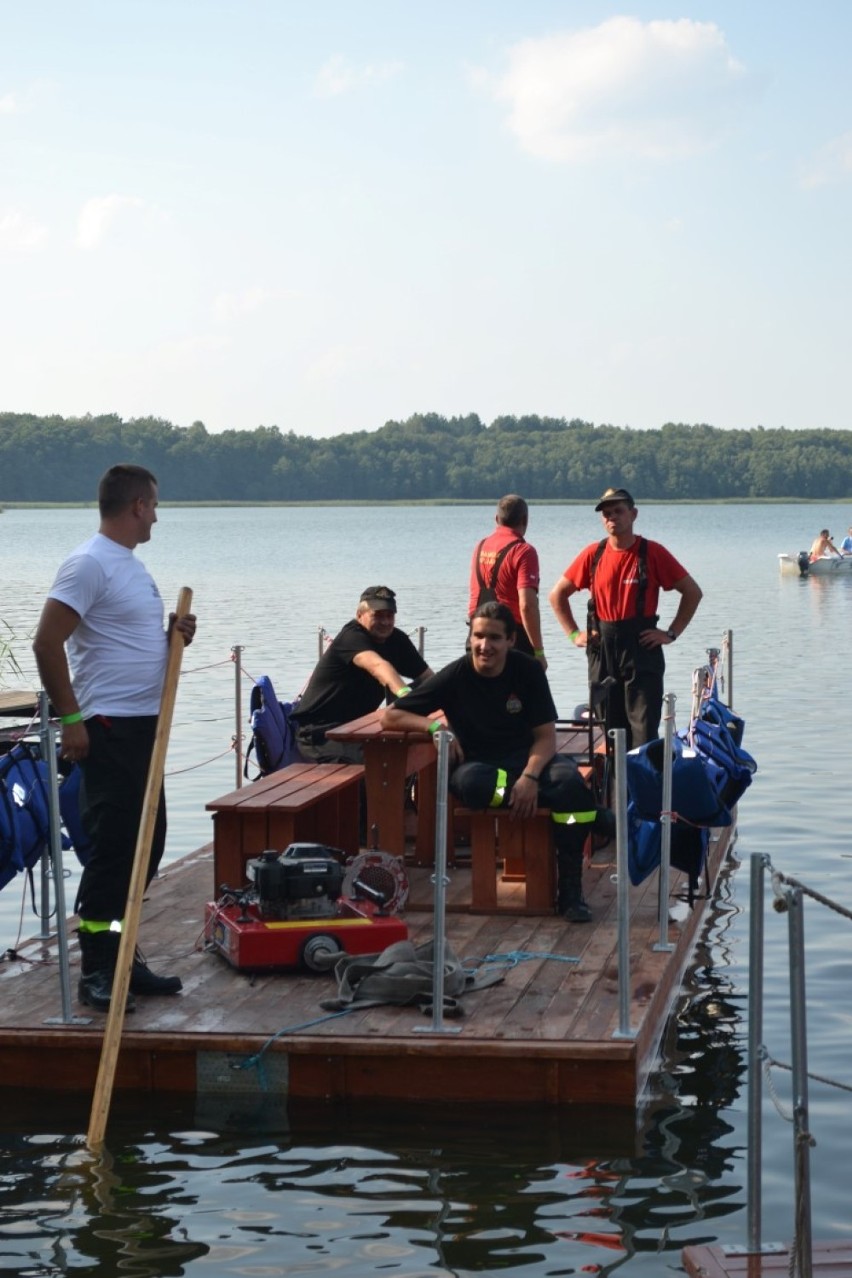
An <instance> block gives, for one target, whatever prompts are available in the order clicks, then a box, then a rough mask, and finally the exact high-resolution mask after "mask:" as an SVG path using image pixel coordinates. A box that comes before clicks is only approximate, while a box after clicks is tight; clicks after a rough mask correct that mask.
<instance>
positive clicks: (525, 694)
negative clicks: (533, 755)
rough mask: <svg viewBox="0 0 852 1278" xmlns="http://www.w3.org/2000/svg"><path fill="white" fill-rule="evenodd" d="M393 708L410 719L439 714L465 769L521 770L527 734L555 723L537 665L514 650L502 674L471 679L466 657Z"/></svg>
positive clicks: (529, 740)
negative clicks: (492, 766) (472, 766)
mask: <svg viewBox="0 0 852 1278" xmlns="http://www.w3.org/2000/svg"><path fill="white" fill-rule="evenodd" d="M395 704H396V705H398V706H399V708H400V710H410V711H411V713H412V714H422V715H428V714H431V713H432V712H433V711H435V710H443V711H444V714H445V715H446V716H447V720H448V722H449V724H450V727H451V728H452V730H453V732H454V733H455V735H456V736H457V737H458V740H459V744H460V745H461V748H462V750H463V751H464V757H465V761H466V762H467V763H493V764H496V765H498V766H500V767H503V768H506V767H511V766H516V767H521V768H523V767H524V766H525V764H526V762H527V759H528V757H529V749H530V745H531V744H532V738H533V729H534V728H540V727H541V725H542V724H544V723H555V722H556V706H555V705H554V702H553V697H552V696H551V692H550V685H549V684H548V682H547V676H546V675H545V673H544V671H543V670H542V668H541V665H540V663H539V662H538V661H536V660H535V658H534V657H527V656H525V655H524V654H523V653H521V652H515V651H514V650H510V651H509V652H508V653H507V654H506V665H505V667H504V669H503V672H502V674H499V675H496V676H495V677H493V678H489V677H487V676H486V675H479V674H477V673H476V671H475V670H474V668H473V659H472V657H471V656H470V654H469V653H468V654H467V655H466V656H464V657H460V658H459V659H458V661H453V662H451V663H450V665H448V666H444V668H443V670H439V671H438V673H437V674H436V675H433V676H432V678H431V679H427V680H426V681H425V683H422V684H421V685H420V687H419V688H417V689H415V690H414V691H413V692H411V693H410V694H409V695H408V696H407V697H405V698H404V699H403V700H402V701H397V702H396V703H395Z"/></svg>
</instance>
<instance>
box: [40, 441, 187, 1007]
mask: <svg viewBox="0 0 852 1278" xmlns="http://www.w3.org/2000/svg"><path fill="white" fill-rule="evenodd" d="M157 505H158V491H157V480H156V478H155V476H154V475H152V474H151V472H150V471H149V470H146V469H145V468H144V467H143V466H131V465H119V466H112V467H110V469H109V470H108V471H107V472H106V474H105V475H104V476H103V477H102V479H101V481H100V484H99V487H98V506H99V509H100V528H99V531H98V532H97V533H95V535H94V536H93V537H90V538H89V540H88V541H85V542H83V544H82V545H81V546H78V547H77V548H76V550H74V551H72V552H71V554H70V555H69V556H68V558H67V559H66V560H65V562H64V563H63V564H62V566H61V567H60V569H59V572H58V573H57V575H56V580H55V581H54V583H53V586H52V587H51V589H50V592H49V594H48V597H47V601H46V603H45V605H44V609H43V610H42V614H41V620H40V621H39V625H38V629H37V631H36V636H35V641H34V643H33V650H34V652H35V656H36V662H37V663H38V669H39V673H40V675H41V679H42V683H43V684H44V688H45V691H46V692H47V695H48V697H49V698H50V701H51V704H52V706H53V708H54V710H55V712H56V714H58V715H59V717H60V721H61V724H62V755H63V757H64V758H66V759H68V760H70V761H71V762H76V763H79V765H80V770H81V773H82V781H81V786H80V815H81V818H82V822H83V828H84V829H85V831H86V833H87V834H88V835H89V838H90V839H91V842H92V850H91V852H90V854H89V858H88V860H87V862H86V864H85V866H84V869H83V875H82V878H81V880H80V888H79V891H78V893H77V903H76V907H75V908H76V910H77V914H78V916H79V919H80V927H79V938H80V954H81V963H82V973H81V977H80V982H79V986H78V995H79V998H80V1001H81V1002H83V1003H87V1004H88V1005H89V1006H90V1007H94V1008H96V1009H97V1010H98V1011H107V1010H108V1009H109V1003H110V997H111V995H112V981H113V974H114V972H115V961H116V958H117V956H118V946H119V942H120V939H121V922H122V919H123V917H124V910H125V906H126V903H127V893H128V889H129V887H130V877H131V873H132V869H133V857H134V853H135V850H136V838H137V834H138V830H139V826H140V823H141V820H142V809H143V802H144V797H145V788H146V784H147V779H148V767H149V764H150V761H151V754H152V751H153V747H154V739H155V736H156V731H157V716H158V714H159V709H160V697H161V694H162V689H163V680H164V678H165V672H166V662H167V657H168V635H169V632H170V631H171V629H172V627H173V626H174V627H176V628H177V629H178V630H179V631H180V633H181V634H182V636H183V639H184V643H191V642H192V638H193V635H194V634H195V617H194V616H192V615H189V616H186V617H182V618H180V619H179V620H177V619H175V618H174V616H170V618H169V628H168V630H166V629H165V628H164V625H163V621H164V615H163V601H162V599H161V598H160V592H159V591H158V590H157V587H156V585H155V583H154V580H153V578H152V577H151V576H150V574H149V573H148V571H147V570H146V568H145V566H144V564H142V563H141V562H140V560H138V559H137V558H136V556H135V555H134V553H133V551H134V550H135V548H136V547H137V546H138V545H140V544H141V543H143V542H146V541H149V540H150V538H151V529H152V527H153V525H154V524H155V523H156V522H157ZM165 837H166V806H165V797H164V795H163V793H162V791H161V793H160V801H159V807H158V811H157V820H156V825H155V831H154V839H153V844H152V848H151V859H150V864H149V870H148V881H149V882H150V880H151V878H153V876H154V874H155V873H156V870H157V866H158V865H159V863H160V859H161V858H162V855H163V849H164V847H165ZM180 988H181V982H180V979H179V978H178V977H176V976H157V975H155V974H154V973H153V972H152V971H151V970H150V968H149V967H148V966H147V964H146V963H145V961H144V959H143V958H142V957H141V955H140V954H139V953H138V952H137V955H136V958H135V959H134V963H133V969H132V973H131V979H130V998H129V999H128V1009H130V1010H132V1006H133V1000H132V996H133V995H134V994H176V993H178V991H179V990H180Z"/></svg>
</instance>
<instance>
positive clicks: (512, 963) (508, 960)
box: [464, 950, 580, 970]
mask: <svg viewBox="0 0 852 1278" xmlns="http://www.w3.org/2000/svg"><path fill="white" fill-rule="evenodd" d="M532 959H553V960H554V961H555V962H557V963H579V962H580V960H579V959H578V958H573V957H571V956H570V955H568V954H551V953H550V952H549V951H545V952H541V953H540V952H538V951H537V950H507V951H506V953H505V954H486V955H485V957H484V958H478V959H465V960H464V962H465V964H468V963H470V964H471V965H472V970H475V969H476V967H478V966H481V965H482V964H483V963H504V964H505V965H506V967H517V966H518V964H519V963H525V962H528V961H529V960H532Z"/></svg>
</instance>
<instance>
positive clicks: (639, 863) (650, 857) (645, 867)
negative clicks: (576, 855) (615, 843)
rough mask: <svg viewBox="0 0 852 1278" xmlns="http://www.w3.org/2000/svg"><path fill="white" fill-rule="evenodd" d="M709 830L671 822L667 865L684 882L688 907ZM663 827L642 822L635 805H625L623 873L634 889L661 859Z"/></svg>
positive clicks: (698, 879)
mask: <svg viewBox="0 0 852 1278" xmlns="http://www.w3.org/2000/svg"><path fill="white" fill-rule="evenodd" d="M709 841H710V830H709V829H708V827H707V826H697V825H685V824H684V823H683V822H682V821H673V822H672V825H671V842H670V845H669V862H670V864H671V865H673V866H674V868H675V869H676V870H682V871H683V873H684V874H685V875H686V880H687V901H688V902H689V905H690V908H691V907H692V905H693V902H694V901H695V897H696V894H697V892H698V885H699V882H700V880H701V875H702V874H703V872H704V864H705V861H706V860H707V847H708V844H709ZM662 844H663V827H662V825H661V824H660V822H659V820H657V821H645V820H643V819H642V817H640V816H639V812H638V809H637V807H636V804H635V803H633V802H632V800H631V802H629V803H628V804H627V872H628V874H629V876H630V882H631V883H632V884H633V885H634V887H635V886H638V884H640V883H644V881H645V879H647V877H648V875H649V874H653V872H654V870H656V868H657V866H658V865H659V864H660V861H661V860H662Z"/></svg>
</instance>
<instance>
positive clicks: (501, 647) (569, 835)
mask: <svg viewBox="0 0 852 1278" xmlns="http://www.w3.org/2000/svg"><path fill="white" fill-rule="evenodd" d="M515 633H516V623H515V618H514V615H513V613H512V610H511V608H509V607H507V605H506V604H502V603H497V602H496V601H495V600H491V601H489V602H487V603H484V604H480V606H479V607H478V608H477V609H476V610H475V611H474V614H473V617H472V618H471V622H470V648H469V651H468V652H466V653H465V655H464V656H463V657H459V658H458V660H457V661H453V662H451V663H450V664H449V665H448V666H445V667H444V668H443V670H440V671H439V672H438V674H436V675H434V676H433V677H432V678H430V679H427V680H426V681H425V682H424V683H422V684H421V685H420V687H419V688H417V689H415V690H414V691H413V692H412V693H411V695H410V696H407V697H405V698H404V699H401V698H398V699H397V700H396V701H395V702H394V704H393V705H392V706H389V707H388V709H387V710H385V711H384V714H383V715H382V724H383V726H384V727H385V728H388V729H389V730H393V731H403V732H406V731H407V732H430V733H432V734H433V736H434V735H436V734H437V731H438V729H439V728H440V726H441V723H442V720H441V719H440V718H432V717H430V716H432V715H435V713H436V712H437V711H443V713H444V715H445V717H446V720H447V723H448V725H449V727H450V730H451V731H452V733H453V736H454V740H453V742H452V744H451V754H452V760H453V763H454V765H455V766H454V767H453V771H452V775H451V777H450V789H451V791H452V792H453V794H454V795H455V796H456V798H458V799H460V800H461V802H462V803H463V804H464V805H465V807H468V808H473V809H476V810H483V809H490V808H510V809H511V811H512V813H513V815H514V816H515V817H521V818H523V817H530V816H533V815H534V814H535V811H536V808H538V807H546V808H550V809H551V812H552V815H553V823H554V827H553V833H554V843H555V846H556V863H557V870H558V876H557V882H558V895H557V901H556V908H557V910H558V912H559V913H560V914H561V915H562V916H563V918H565V919H567V920H569V921H570V922H573V923H587V922H588V921H589V920H590V918H591V917H592V916H591V912H590V910H589V907H588V905H587V904H586V902H585V900H584V899H583V891H582V872H583V845H584V843H585V841H586V837H587V835H588V834H589V831H590V830H591V829H593V828H597V829H598V830H600V831H605V832H606V833H608V834H609V833H611V832H612V826H613V817H612V813H610V812H609V811H607V809H605V808H597V807H596V806H595V800H594V797H593V795H592V793H591V791H590V790H589V788H588V787H587V786H586V785H585V783H584V782H583V779H582V777H581V776H580V773H579V771H578V769H577V766H576V764H575V763H574V762H573V760H572V759H568V758H565V757H563V756H556V718H557V715H556V707H555V705H554V703H553V697H552V696H551V693H550V688H549V686H548V682H547V676H546V675H545V673H544V671H543V670H542V668H541V665H540V664H539V663H538V662H537V661H535V660H534V659H533V658H531V657H529V656H527V654H526V653H521V652H517V651H516V650H515Z"/></svg>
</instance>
